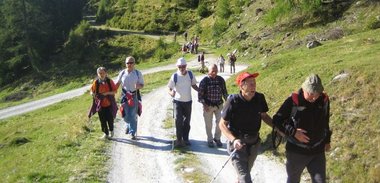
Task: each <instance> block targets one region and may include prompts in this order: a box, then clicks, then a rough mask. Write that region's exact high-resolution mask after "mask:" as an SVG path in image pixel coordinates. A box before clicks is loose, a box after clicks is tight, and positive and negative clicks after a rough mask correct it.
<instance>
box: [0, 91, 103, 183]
mask: <svg viewBox="0 0 380 183" xmlns="http://www.w3.org/2000/svg"><path fill="white" fill-rule="evenodd" d="M90 101H91V98H90V96H89V95H84V96H81V97H77V98H74V99H72V100H68V101H64V102H61V103H59V104H55V105H52V106H49V107H46V108H43V109H40V110H37V111H35V112H31V113H28V114H25V115H21V116H17V117H12V118H9V119H6V120H2V121H0V137H1V138H0V144H1V147H0V157H1V158H0V164H1V166H0V171H1V173H0V176H1V177H2V181H3V182H69V181H73V182H104V181H105V178H106V175H107V173H106V170H107V167H106V166H105V162H106V161H107V159H108V156H107V147H109V144H108V143H106V142H105V141H103V140H98V136H100V135H101V132H100V131H101V130H100V125H98V123H99V122H98V120H96V119H97V118H96V117H95V119H94V122H93V124H92V126H90V124H89V123H88V121H87V117H86V116H87V110H88V107H89V104H90ZM73 109H75V110H73ZM90 129H92V131H91V132H90Z"/></svg>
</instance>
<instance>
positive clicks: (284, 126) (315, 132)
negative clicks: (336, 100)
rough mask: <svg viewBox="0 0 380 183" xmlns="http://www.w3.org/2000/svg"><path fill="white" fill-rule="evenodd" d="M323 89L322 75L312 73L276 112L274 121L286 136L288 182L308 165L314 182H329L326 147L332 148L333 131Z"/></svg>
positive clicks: (291, 182) (326, 98) (328, 106)
mask: <svg viewBox="0 0 380 183" xmlns="http://www.w3.org/2000/svg"><path fill="white" fill-rule="evenodd" d="M323 90H324V89H323V85H322V81H321V79H320V78H319V76H318V75H316V74H311V75H310V76H308V77H307V78H306V80H305V81H304V82H303V84H302V86H301V88H300V89H299V90H298V91H297V92H295V93H293V94H292V95H291V96H289V97H288V98H287V99H286V100H285V102H284V103H283V104H282V106H281V107H280V109H279V110H278V111H277V113H276V114H275V115H274V116H273V123H274V125H275V126H276V127H277V128H278V129H279V130H280V131H282V132H283V133H285V135H286V136H287V143H286V159H287V162H286V172H287V174H288V179H287V182H288V183H293V182H300V177H301V173H302V172H303V170H304V169H305V167H306V168H307V170H308V171H309V174H310V176H311V180H312V182H315V183H324V182H326V157H325V151H329V150H330V148H331V146H330V139H331V134H332V132H331V130H330V127H329V121H330V104H329V99H328V96H327V94H325V93H323Z"/></svg>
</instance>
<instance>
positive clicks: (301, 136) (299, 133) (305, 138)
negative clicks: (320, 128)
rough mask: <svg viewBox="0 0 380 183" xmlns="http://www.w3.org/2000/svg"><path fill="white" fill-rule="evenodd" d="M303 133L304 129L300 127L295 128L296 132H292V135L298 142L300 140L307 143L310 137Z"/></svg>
mask: <svg viewBox="0 0 380 183" xmlns="http://www.w3.org/2000/svg"><path fill="white" fill-rule="evenodd" d="M305 133H307V131H306V130H304V129H301V128H297V131H296V133H295V134H294V137H295V138H296V139H297V140H298V141H300V142H302V143H308V142H309V140H310V138H309V137H308V136H307V135H305Z"/></svg>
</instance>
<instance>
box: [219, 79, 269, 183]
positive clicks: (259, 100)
mask: <svg viewBox="0 0 380 183" xmlns="http://www.w3.org/2000/svg"><path fill="white" fill-rule="evenodd" d="M258 75H259V74H258V73H253V74H250V73H248V72H243V73H241V74H240V75H239V76H238V77H237V79H236V83H237V85H238V87H239V89H240V92H239V93H238V94H233V95H230V96H229V97H228V99H227V101H226V103H225V105H224V107H223V110H222V118H221V120H220V122H219V127H220V129H221V131H222V133H223V135H225V136H226V137H227V139H228V141H229V142H228V144H227V151H228V153H230V154H231V153H234V154H231V156H232V158H231V160H232V165H233V166H234V168H235V171H236V174H237V176H238V182H239V183H251V182H252V177H251V175H250V172H251V169H252V167H253V163H254V161H255V159H256V157H257V154H258V149H259V147H260V142H261V140H260V133H259V130H260V128H261V120H263V121H264V122H265V123H266V124H268V125H269V126H272V118H271V117H270V116H269V115H268V114H267V112H268V110H269V109H268V105H267V102H266V100H265V97H264V94H262V93H259V92H257V91H256V77H257V76H258Z"/></svg>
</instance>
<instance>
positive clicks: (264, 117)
mask: <svg viewBox="0 0 380 183" xmlns="http://www.w3.org/2000/svg"><path fill="white" fill-rule="evenodd" d="M260 115H261V119H262V120H263V121H264V122H265V123H266V124H267V125H268V126H270V127H273V123H272V118H271V117H270V116H269V115H268V113H266V112H262V113H260Z"/></svg>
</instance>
